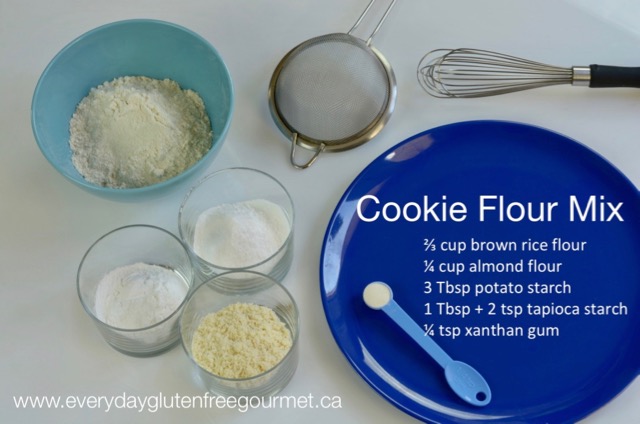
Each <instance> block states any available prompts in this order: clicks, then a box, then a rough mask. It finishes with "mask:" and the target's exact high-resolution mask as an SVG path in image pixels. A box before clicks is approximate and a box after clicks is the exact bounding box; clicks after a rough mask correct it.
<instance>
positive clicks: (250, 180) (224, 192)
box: [178, 168, 294, 290]
mask: <svg viewBox="0 0 640 424" xmlns="http://www.w3.org/2000/svg"><path fill="white" fill-rule="evenodd" d="M262 200H265V201H268V202H270V205H271V206H272V207H273V205H274V204H275V205H276V206H277V207H279V208H281V212H283V213H284V219H286V220H287V221H288V224H289V226H288V235H287V236H286V238H284V242H283V243H282V245H280V246H279V247H278V248H277V249H273V252H272V253H271V254H270V255H268V256H265V257H260V259H261V260H258V261H257V262H252V263H241V264H238V265H235V264H234V265H232V266H230V265H229V264H228V262H227V263H224V261H222V260H221V259H220V258H213V257H212V256H211V255H209V256H208V257H207V258H206V259H205V258H202V257H201V256H200V255H198V253H196V250H197V249H196V248H195V247H194V245H195V244H196V243H195V239H196V229H197V228H198V219H200V218H201V216H204V215H203V213H205V212H207V211H211V210H213V209H212V208H223V207H225V206H226V207H229V206H230V205H236V204H240V203H242V202H255V201H262ZM293 223H294V207H293V201H292V200H291V196H289V193H288V192H287V190H286V189H285V188H284V186H283V185H282V184H281V183H280V182H279V181H278V180H276V179H275V178H273V177H272V176H270V175H268V174H266V173H264V172H262V171H258V170H256V169H251V168H228V169H223V170H221V171H217V172H214V173H212V174H209V175H207V176H205V177H204V178H203V179H202V180H200V181H199V182H198V183H197V184H196V185H195V186H194V187H192V188H191V190H190V191H189V192H188V193H187V195H186V196H185V198H184V200H183V202H182V205H181V206H180V211H179V214H178V227H179V232H180V238H181V239H182V241H183V243H184V244H185V245H186V246H187V248H188V249H189V252H190V253H191V255H192V257H193V263H194V267H195V269H196V273H197V277H199V279H200V280H201V282H203V281H207V280H210V279H211V278H212V277H214V276H216V275H220V274H224V273H229V274H227V276H226V277H225V278H217V279H216V280H215V281H216V284H219V285H222V286H224V287H227V288H233V287H235V288H237V289H240V290H241V289H243V288H244V287H245V286H252V285H253V283H252V282H251V281H247V280H246V279H247V278H252V277H251V276H252V275H253V274H251V273H248V274H242V273H237V272H238V271H253V272H257V273H260V274H265V275H268V276H269V277H271V278H273V279H274V280H276V281H278V282H281V281H282V280H283V279H284V277H285V275H286V274H287V273H288V272H289V269H290V268H291V262H292V259H293ZM200 228H203V227H202V226H201V227H200ZM226 230H228V228H225V226H224V225H220V226H219V227H217V228H215V229H214V228H209V229H208V233H207V234H206V237H209V238H211V239H215V238H216V237H222V235H221V234H223V232H224V231H226ZM273 230H275V229H273ZM229 233H231V231H227V235H225V237H228V238H230V239H231V240H234V241H236V240H239V236H237V235H236V234H237V233H233V235H229ZM202 237H205V236H202ZM232 237H235V239H234V238H232ZM243 237H247V234H244V235H243ZM249 238H250V237H249ZM236 248H237V246H236ZM220 250H222V249H220ZM232 272H234V273H232Z"/></svg>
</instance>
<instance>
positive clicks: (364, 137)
mask: <svg viewBox="0 0 640 424" xmlns="http://www.w3.org/2000/svg"><path fill="white" fill-rule="evenodd" d="M336 39H337V40H343V41H344V42H349V43H352V44H355V45H357V46H358V47H359V48H361V49H362V50H364V51H367V52H369V53H372V54H373V55H374V57H375V58H376V59H377V60H378V61H379V62H380V64H381V65H382V68H383V69H384V74H385V77H386V82H387V90H388V93H389V95H388V96H387V99H386V102H385V104H384V106H383V107H382V108H381V109H380V112H379V113H378V114H377V115H376V117H375V118H374V119H373V120H372V121H371V122H370V123H369V124H368V125H367V126H366V127H364V128H363V129H362V130H360V131H358V132H357V133H354V134H352V135H350V136H348V137H343V138H341V139H337V140H319V139H317V138H314V137H309V136H308V135H306V134H302V133H300V132H298V131H297V130H296V129H295V128H293V127H292V126H291V125H290V124H289V123H288V122H287V120H286V119H285V118H284V117H283V116H282V114H281V113H280V109H279V107H278V104H277V101H276V85H277V83H278V79H279V78H280V75H281V73H282V70H283V69H284V68H285V66H286V65H287V63H289V61H290V59H291V58H292V57H293V56H294V55H295V54H297V53H299V52H300V51H302V50H304V49H306V48H308V47H309V46H310V45H313V44H318V43H322V42H327V41H329V40H336ZM397 94H398V88H397V84H396V78H395V74H394V72H393V69H392V68H391V64H390V63H389V61H388V60H387V59H386V58H385V57H384V56H383V55H382V53H380V51H379V50H378V49H376V48H375V47H374V46H372V45H370V44H367V43H366V42H365V41H364V40H362V39H361V38H358V37H355V36H353V35H351V34H347V33H342V32H336V33H329V34H324V35H320V36H317V37H313V38H310V39H308V40H306V41H304V42H302V43H300V44H298V45H297V46H295V47H293V48H292V49H291V50H289V51H288V52H287V54H286V55H285V56H284V57H283V58H282V59H281V60H280V62H279V63H278V65H277V66H276V68H275V70H274V71H273V74H272V76H271V80H270V82H269V89H268V99H269V111H270V112H271V117H272V118H273V120H274V122H275V124H276V126H277V127H278V129H279V130H280V132H282V133H283V134H284V135H285V136H286V137H287V139H288V140H289V141H290V142H292V143H295V144H297V145H298V146H300V147H303V148H305V149H308V150H314V151H316V152H320V151H326V152H339V151H344V150H349V149H352V148H354V147H358V146H360V145H362V144H364V143H366V142H367V141H370V140H371V139H372V138H374V137H375V136H376V135H378V133H379V132H380V131H381V130H382V128H384V126H385V125H386V124H387V122H388V121H389V118H391V115H392V114H393V111H394V109H395V103H396V98H397ZM294 147H295V146H294Z"/></svg>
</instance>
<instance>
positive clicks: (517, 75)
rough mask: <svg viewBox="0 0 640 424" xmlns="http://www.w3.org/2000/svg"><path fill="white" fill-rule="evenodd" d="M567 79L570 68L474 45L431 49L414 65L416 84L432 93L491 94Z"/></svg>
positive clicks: (558, 82) (560, 81)
mask: <svg viewBox="0 0 640 424" xmlns="http://www.w3.org/2000/svg"><path fill="white" fill-rule="evenodd" d="M571 79H572V70H571V68H561V67H556V66H551V65H547V64H544V63H540V62H535V61H532V60H528V59H522V58H519V57H515V56H510V55H507V54H503V53H496V52H491V51H487V50H477V49H454V50H449V49H438V50H433V51H431V52H429V53H427V54H426V55H425V56H424V57H423V58H422V60H421V61H420V65H419V66H418V81H419V83H420V85H421V86H422V88H423V89H424V90H425V91H427V93H429V94H431V95H432V96H435V97H483V96H491V95H498V94H504V93H511V92H514V91H521V90H528V89H532V88H538V87H544V86H548V85H556V84H568V83H571Z"/></svg>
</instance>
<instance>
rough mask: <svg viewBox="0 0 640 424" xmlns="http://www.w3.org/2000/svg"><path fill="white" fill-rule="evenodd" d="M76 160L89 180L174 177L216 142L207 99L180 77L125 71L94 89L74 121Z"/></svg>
mask: <svg viewBox="0 0 640 424" xmlns="http://www.w3.org/2000/svg"><path fill="white" fill-rule="evenodd" d="M69 132H70V139H69V144H70V147H71V151H72V162H73V165H74V166H75V168H76V169H77V170H78V172H79V173H80V174H81V175H82V176H83V177H84V178H85V179H86V180H87V181H89V182H92V183H95V184H99V185H101V186H105V187H111V188H136V187H145V186H148V185H151V184H155V183H158V182H161V181H164V180H167V179H169V178H171V177H174V176H176V175H178V174H180V173H181V172H183V171H184V170H186V169H188V168H189V167H191V166H192V165H193V164H195V163H196V162H197V161H198V160H199V159H200V158H202V156H204V154H205V153H206V152H207V151H208V150H209V149H210V148H211V143H212V130H211V122H210V120H209V117H208V115H207V113H206V110H205V106H204V102H203V101H202V99H201V98H200V96H199V95H198V94H197V93H196V92H195V91H193V90H183V89H182V88H181V87H180V86H179V85H178V83H176V82H175V81H172V80H169V79H164V80H159V79H153V78H148V77H145V76H125V77H119V78H116V79H114V80H112V81H108V82H105V83H103V84H101V85H99V86H97V87H94V88H92V89H91V90H90V92H89V94H88V95H87V96H86V97H85V98H84V99H82V100H81V101H80V103H79V104H78V106H77V108H76V111H75V113H74V114H73V116H72V118H71V121H70V127H69Z"/></svg>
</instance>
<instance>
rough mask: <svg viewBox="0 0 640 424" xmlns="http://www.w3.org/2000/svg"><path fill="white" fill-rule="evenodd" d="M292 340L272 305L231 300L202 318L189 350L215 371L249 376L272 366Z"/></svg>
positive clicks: (223, 375)
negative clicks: (271, 307)
mask: <svg viewBox="0 0 640 424" xmlns="http://www.w3.org/2000/svg"><path fill="white" fill-rule="evenodd" d="M292 344H293V341H292V338H291V332H290V331H289V330H288V329H287V326H286V325H285V324H284V322H282V321H281V320H280V318H278V315H276V313H275V312H274V311H273V310H272V309H269V308H267V307H266V306H260V305H255V304H252V303H234V304H231V305H229V306H226V307H224V308H222V309H221V310H219V311H217V312H213V313H210V314H208V315H206V316H205V317H204V318H202V320H201V321H200V323H199V324H198V327H197V328H196V331H195V333H194V334H193V340H192V342H191V351H192V353H193V358H194V359H195V361H196V362H197V363H198V364H199V365H200V366H201V367H202V368H204V369H206V370H207V371H209V372H211V373H213V374H215V375H218V376H220V377H224V378H249V377H254V376H256V375H259V374H262V373H263V372H265V371H268V370H270V369H271V368H273V367H274V366H276V365H277V364H278V363H279V362H280V361H282V359H283V358H284V357H285V356H286V354H287V352H289V350H290V349H291V346H292Z"/></svg>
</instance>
